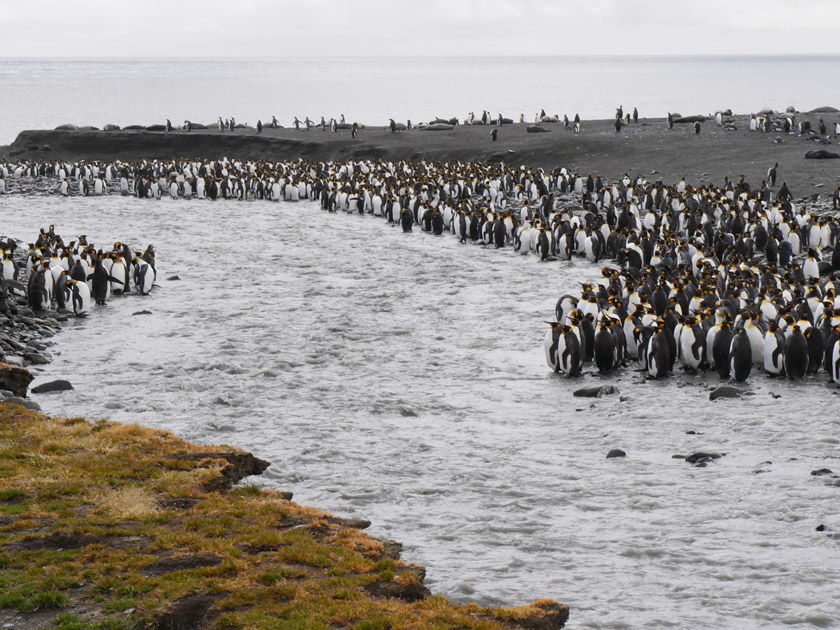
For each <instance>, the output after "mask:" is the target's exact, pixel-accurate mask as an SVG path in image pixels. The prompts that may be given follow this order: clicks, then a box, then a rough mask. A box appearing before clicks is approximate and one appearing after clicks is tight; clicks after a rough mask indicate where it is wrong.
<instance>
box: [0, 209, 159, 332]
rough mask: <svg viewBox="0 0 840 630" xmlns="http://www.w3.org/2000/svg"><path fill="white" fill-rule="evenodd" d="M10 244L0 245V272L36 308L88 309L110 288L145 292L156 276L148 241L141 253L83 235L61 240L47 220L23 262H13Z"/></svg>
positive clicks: (113, 291) (75, 311)
mask: <svg viewBox="0 0 840 630" xmlns="http://www.w3.org/2000/svg"><path fill="white" fill-rule="evenodd" d="M15 249H16V245H15V243H14V241H11V240H9V241H6V242H4V243H3V246H2V248H0V253H1V254H2V258H3V278H4V280H5V282H6V285H7V286H8V287H9V288H10V289H12V290H16V291H18V292H20V293H23V292H24V291H25V293H26V296H27V300H28V304H29V307H30V308H31V309H32V310H33V311H35V312H39V311H48V310H53V309H55V310H57V311H58V312H60V313H61V312H72V313H73V314H75V315H76V316H77V317H81V316H84V315H86V314H87V313H88V312H89V311H90V309H91V304H96V305H98V306H105V305H106V304H107V300H108V298H109V297H110V296H111V295H112V294H114V295H119V294H123V295H124V294H127V293H130V292H132V291H135V292H137V293H139V294H140V295H148V294H149V292H150V291H151V290H152V287H153V286H154V282H155V278H156V272H155V249H154V246H153V245H149V246H148V247H147V248H146V251H145V252H143V254H142V255H141V254H135V253H134V252H133V251H132V250H131V248H130V247H129V246H128V245H127V244H125V243H120V242H117V243H114V247H113V249H111V250H110V251H103V250H102V249H97V248H96V247H95V246H94V245H93V243H89V242H88V241H87V238H86V237H85V236H84V235H82V236H79V237H78V239H77V240H73V241H70V242H69V243H65V242H64V240H63V239H62V238H61V236H60V235H58V234H56V233H55V228H54V227H53V226H52V225H51V226H50V227H49V229H44V228H41V230H40V233H39V234H38V238H37V240H36V241H35V242H34V243H30V244H29V250H28V252H27V255H26V262H25V263H24V264H23V265H18V264H17V263H16V261H15V259H14V255H15ZM21 266H24V274H25V277H26V278H27V280H26V286H25V287H24V285H23V284H22V283H21V282H20V281H19V277H21V274H20V271H21V269H20V267H21Z"/></svg>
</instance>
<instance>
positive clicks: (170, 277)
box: [167, 276, 181, 282]
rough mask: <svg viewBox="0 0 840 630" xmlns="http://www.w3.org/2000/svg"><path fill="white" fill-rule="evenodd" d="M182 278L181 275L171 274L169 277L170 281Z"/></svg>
mask: <svg viewBox="0 0 840 630" xmlns="http://www.w3.org/2000/svg"><path fill="white" fill-rule="evenodd" d="M180 279H181V276H169V277H168V278H167V280H169V282H174V281H175V280H180Z"/></svg>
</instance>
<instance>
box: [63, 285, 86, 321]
mask: <svg viewBox="0 0 840 630" xmlns="http://www.w3.org/2000/svg"><path fill="white" fill-rule="evenodd" d="M65 286H66V288H67V289H68V291H67V293H68V295H67V298H68V302H69V303H70V306H71V307H72V309H73V313H74V314H75V315H76V317H82V316H83V315H86V314H87V312H88V311H89V310H90V288H89V287H88V285H87V284H86V283H84V282H79V281H78V280H67V281H66V285H65Z"/></svg>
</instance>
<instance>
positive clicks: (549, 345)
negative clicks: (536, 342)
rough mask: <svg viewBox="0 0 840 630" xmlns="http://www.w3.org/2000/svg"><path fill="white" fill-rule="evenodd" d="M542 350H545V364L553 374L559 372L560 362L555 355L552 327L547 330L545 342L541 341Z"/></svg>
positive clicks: (555, 346) (555, 348) (555, 347)
mask: <svg viewBox="0 0 840 630" xmlns="http://www.w3.org/2000/svg"><path fill="white" fill-rule="evenodd" d="M543 348H544V349H545V362H546V364H548V367H550V368H551V369H552V370H553V371H554V372H559V371H560V361H559V358H558V354H557V350H558V348H557V345H555V343H554V327H553V326H552V327H551V328H549V329H548V331H547V332H546V333H545V340H544V341H543Z"/></svg>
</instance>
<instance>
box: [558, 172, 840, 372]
mask: <svg viewBox="0 0 840 630" xmlns="http://www.w3.org/2000/svg"><path fill="white" fill-rule="evenodd" d="M619 195H620V198H624V199H625V200H626V203H625V205H624V208H623V210H622V213H621V214H620V215H618V217H616V216H614V215H612V214H611V213H610V212H607V213H606V216H603V215H601V214H600V213H599V212H598V210H597V208H596V209H595V210H590V211H589V212H587V213H586V214H585V215H584V217H583V219H582V221H581V223H582V224H583V225H584V226H585V227H581V228H579V230H578V231H580V230H584V231H585V232H587V233H592V234H596V236H597V234H598V233H600V234H601V236H600V237H598V240H599V241H601V242H602V244H606V252H607V253H608V255H610V254H613V255H614V258H615V266H608V267H604V268H603V269H602V275H603V277H604V282H603V283H598V284H586V285H584V286H583V290H582V292H581V294H580V295H579V296H578V295H564V296H561V297H560V299H559V300H558V302H557V305H556V308H555V320H554V321H551V322H548V324H549V326H550V328H549V330H548V331H547V332H546V336H545V341H544V349H545V356H546V362H547V363H548V365H549V367H550V368H551V369H552V370H554V371H555V372H562V373H564V374H565V375H567V376H577V375H579V374H581V373H582V370H583V368H584V365H585V364H586V363H587V362H589V361H592V362H593V363H594V365H595V367H596V368H597V370H598V371H599V372H600V373H601V374H607V373H610V372H612V371H613V370H615V369H617V368H619V367H623V366H626V365H627V361H628V360H630V359H633V360H638V361H639V362H640V363H641V365H642V370H643V371H644V372H645V374H646V375H647V377H649V378H654V379H658V378H664V377H667V376H668V375H669V374H672V373H673V371H674V369H675V367H676V366H679V367H680V368H682V369H683V370H685V371H688V372H690V373H696V372H697V371H701V370H713V371H716V372H717V373H718V374H719V375H720V377H721V378H724V379H730V378H731V379H733V380H735V381H736V382H743V381H745V380H746V379H747V378H748V377H749V376H750V374H751V373H752V372H753V370H764V372H766V373H767V374H768V375H771V376H786V377H787V378H788V379H793V380H799V379H803V378H805V377H806V376H807V375H809V374H816V373H818V372H820V371H822V370H824V371H826V372H827V373H828V374H829V377H830V378H831V380H833V381H834V382H835V383H838V384H840V344H838V343H837V342H838V340H840V246H838V245H840V244H838V242H837V240H838V234H840V226H838V223H837V221H836V219H835V218H834V217H831V216H828V215H823V216H817V215H814V214H811V213H808V212H805V211H804V209H800V210H797V209H796V207H795V206H794V204H793V203H792V202H791V201H790V199H785V200H783V201H778V200H777V201H776V202H772V201H771V202H768V200H767V199H768V197H767V195H765V194H764V193H759V192H752V193H751V192H750V191H749V190H748V188H747V187H746V186H745V185H742V186H741V189H740V191H739V190H738V189H734V190H727V189H720V188H716V187H713V186H706V187H703V188H700V189H692V188H691V187H689V186H686V185H685V184H684V182H681V183H680V185H679V186H676V187H670V188H667V187H664V186H659V185H657V186H654V187H636V188H635V189H634V192H633V193H632V194H630V191H629V189H628V190H627V191H626V194H624V195H622V194H621V193H620V192H619ZM611 242H612V243H613V245H610V243H611ZM602 251H604V250H602ZM829 252H830V255H829ZM823 257H825V258H826V260H823V259H822V258H823Z"/></svg>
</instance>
